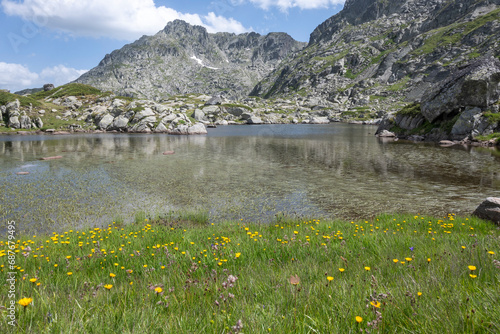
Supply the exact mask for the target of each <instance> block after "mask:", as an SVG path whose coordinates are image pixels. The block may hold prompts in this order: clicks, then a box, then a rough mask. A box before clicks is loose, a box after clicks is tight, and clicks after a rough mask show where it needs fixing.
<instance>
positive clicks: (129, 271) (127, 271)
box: [125, 269, 133, 274]
mask: <svg viewBox="0 0 500 334" xmlns="http://www.w3.org/2000/svg"><path fill="white" fill-rule="evenodd" d="M125 272H126V273H127V274H132V272H133V270H132V269H127V270H125Z"/></svg>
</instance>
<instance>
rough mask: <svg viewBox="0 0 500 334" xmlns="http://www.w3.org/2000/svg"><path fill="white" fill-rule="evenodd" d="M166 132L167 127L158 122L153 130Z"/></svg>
mask: <svg viewBox="0 0 500 334" xmlns="http://www.w3.org/2000/svg"><path fill="white" fill-rule="evenodd" d="M167 131H168V129H167V127H166V126H165V124H163V123H162V122H160V123H159V124H158V126H157V127H156V129H155V132H167Z"/></svg>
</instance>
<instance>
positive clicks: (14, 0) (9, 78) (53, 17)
mask: <svg viewBox="0 0 500 334" xmlns="http://www.w3.org/2000/svg"><path fill="white" fill-rule="evenodd" d="M343 5H344V0H209V1H207V0H183V1H171V0H0V31H1V32H2V33H1V34H0V89H9V90H10V91H11V92H15V91H17V90H20V89H24V88H34V87H41V86H42V85H43V84H44V83H53V84H55V85H56V86H57V85H62V84H64V83H67V82H69V81H72V80H74V79H76V78H77V77H79V76H80V75H81V74H83V73H84V72H85V71H87V70H89V69H91V68H93V67H95V66H96V65H97V64H98V63H99V61H100V60H101V59H102V58H103V57H104V55H105V54H106V53H110V52H111V51H113V50H115V49H119V48H121V47H122V46H123V45H125V44H127V43H130V42H133V41H135V40H136V39H138V38H139V37H141V36H142V35H153V34H155V33H156V32H158V31H159V30H161V29H163V27H164V26H165V25H166V24H167V23H168V22H169V21H172V20H175V19H182V20H184V21H187V22H189V23H191V24H198V25H203V26H204V27H206V28H207V30H208V31H209V32H218V31H228V32H234V33H243V32H248V31H255V32H258V33H260V34H263V35H264V34H267V33H269V32H287V33H288V34H290V35H291V36H292V37H293V38H295V39H297V40H299V41H304V42H307V41H308V40H309V34H310V33H311V32H312V31H313V30H314V28H316V26H318V25H319V24H320V23H322V22H323V21H324V20H326V19H327V18H329V17H330V16H332V15H334V14H336V13H337V12H339V11H340V10H341V9H342V8H343Z"/></svg>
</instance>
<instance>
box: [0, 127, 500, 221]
mask: <svg viewBox="0 0 500 334" xmlns="http://www.w3.org/2000/svg"><path fill="white" fill-rule="evenodd" d="M374 131H375V129H374V128H373V127H369V126H358V125H347V124H334V125H296V126H294V125H269V126H268V125H265V126H255V127H252V126H241V127H239V126H231V127H219V128H217V129H211V130H210V132H209V134H208V135H206V136H168V135H162V134H158V135H137V134H135V135H110V134H95V135H72V136H65V137H54V136H30V137H0V152H1V156H0V166H1V170H0V188H1V190H2V191H1V195H0V199H1V202H0V203H1V204H0V205H1V206H0V209H1V214H2V217H1V219H2V221H3V222H5V221H6V220H7V219H16V220H22V221H23V222H24V223H25V226H31V227H34V228H35V229H36V228H40V227H42V226H47V224H52V226H54V225H55V226H63V225H66V224H72V225H73V226H74V224H75V222H79V223H81V224H87V225H88V224H94V223H98V224H100V223H105V222H109V220H111V219H116V218H117V217H123V218H124V219H126V220H127V219H131V217H132V213H133V212H134V211H136V210H141V209H143V210H146V211H148V212H151V213H155V212H157V213H161V212H167V211H168V210H176V209H178V208H203V209H206V210H208V211H209V212H210V215H211V219H213V220H214V221H217V220H221V219H241V218H242V219H252V220H264V221H265V220H269V219H271V218H272V216H273V215H274V214H276V213H277V212H285V213H288V214H297V215H302V216H312V217H324V216H328V217H338V218H348V219H354V218H358V217H363V218H367V217H369V216H372V215H375V214H377V213H380V212H396V211H398V212H411V213H422V214H445V213H447V212H455V213H458V214H468V213H470V212H471V211H472V210H473V209H474V208H475V207H476V206H477V205H478V204H479V203H480V202H481V201H482V200H483V199H484V198H485V197H487V196H500V177H499V175H498V170H499V168H498V166H499V160H500V158H499V154H498V151H495V150H488V149H481V148H479V149H478V148H463V147H453V148H441V147H438V146H436V145H432V144H412V143H405V142H387V141H383V140H379V139H377V138H375V137H374V136H373V133H374ZM165 151H175V154H174V155H163V154H162V153H163V152H165ZM55 155H62V156H63V158H62V159H60V160H50V161H40V160H39V159H40V158H41V157H45V156H55ZM19 171H29V172H30V174H29V175H22V176H20V175H16V172H19ZM30 224H31V225H30Z"/></svg>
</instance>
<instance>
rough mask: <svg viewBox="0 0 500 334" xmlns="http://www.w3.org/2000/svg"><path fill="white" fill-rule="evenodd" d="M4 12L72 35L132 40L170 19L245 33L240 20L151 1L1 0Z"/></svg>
mask: <svg viewBox="0 0 500 334" xmlns="http://www.w3.org/2000/svg"><path fill="white" fill-rule="evenodd" d="M1 4H2V8H3V10H4V12H5V13H6V14H8V15H13V16H19V17H21V18H23V19H25V20H28V21H30V22H34V23H35V24H37V25H39V26H45V27H47V28H50V29H54V30H57V31H62V32H65V33H69V34H71V35H74V36H91V37H103V36H104V37H111V38H116V39H121V40H135V39H137V38H138V37H140V36H142V35H153V34H155V33H157V32H158V31H160V30H161V29H163V28H164V27H165V25H166V24H167V23H168V22H170V21H173V20H176V19H180V20H184V21H186V22H188V23H191V24H194V25H201V26H204V27H206V28H207V30H208V31H211V32H218V31H227V32H234V33H242V32H246V31H248V30H249V29H247V28H245V27H244V26H243V25H242V24H241V23H240V22H238V21H236V20H234V19H232V18H225V17H222V16H216V15H215V14H214V13H209V14H207V15H205V16H203V15H198V14H189V13H181V12H178V11H176V10H174V9H172V8H167V7H165V6H158V7H157V6H156V5H155V3H154V1H153V0H106V1H102V0H50V1H47V0H22V1H18V0H2V2H1Z"/></svg>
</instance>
